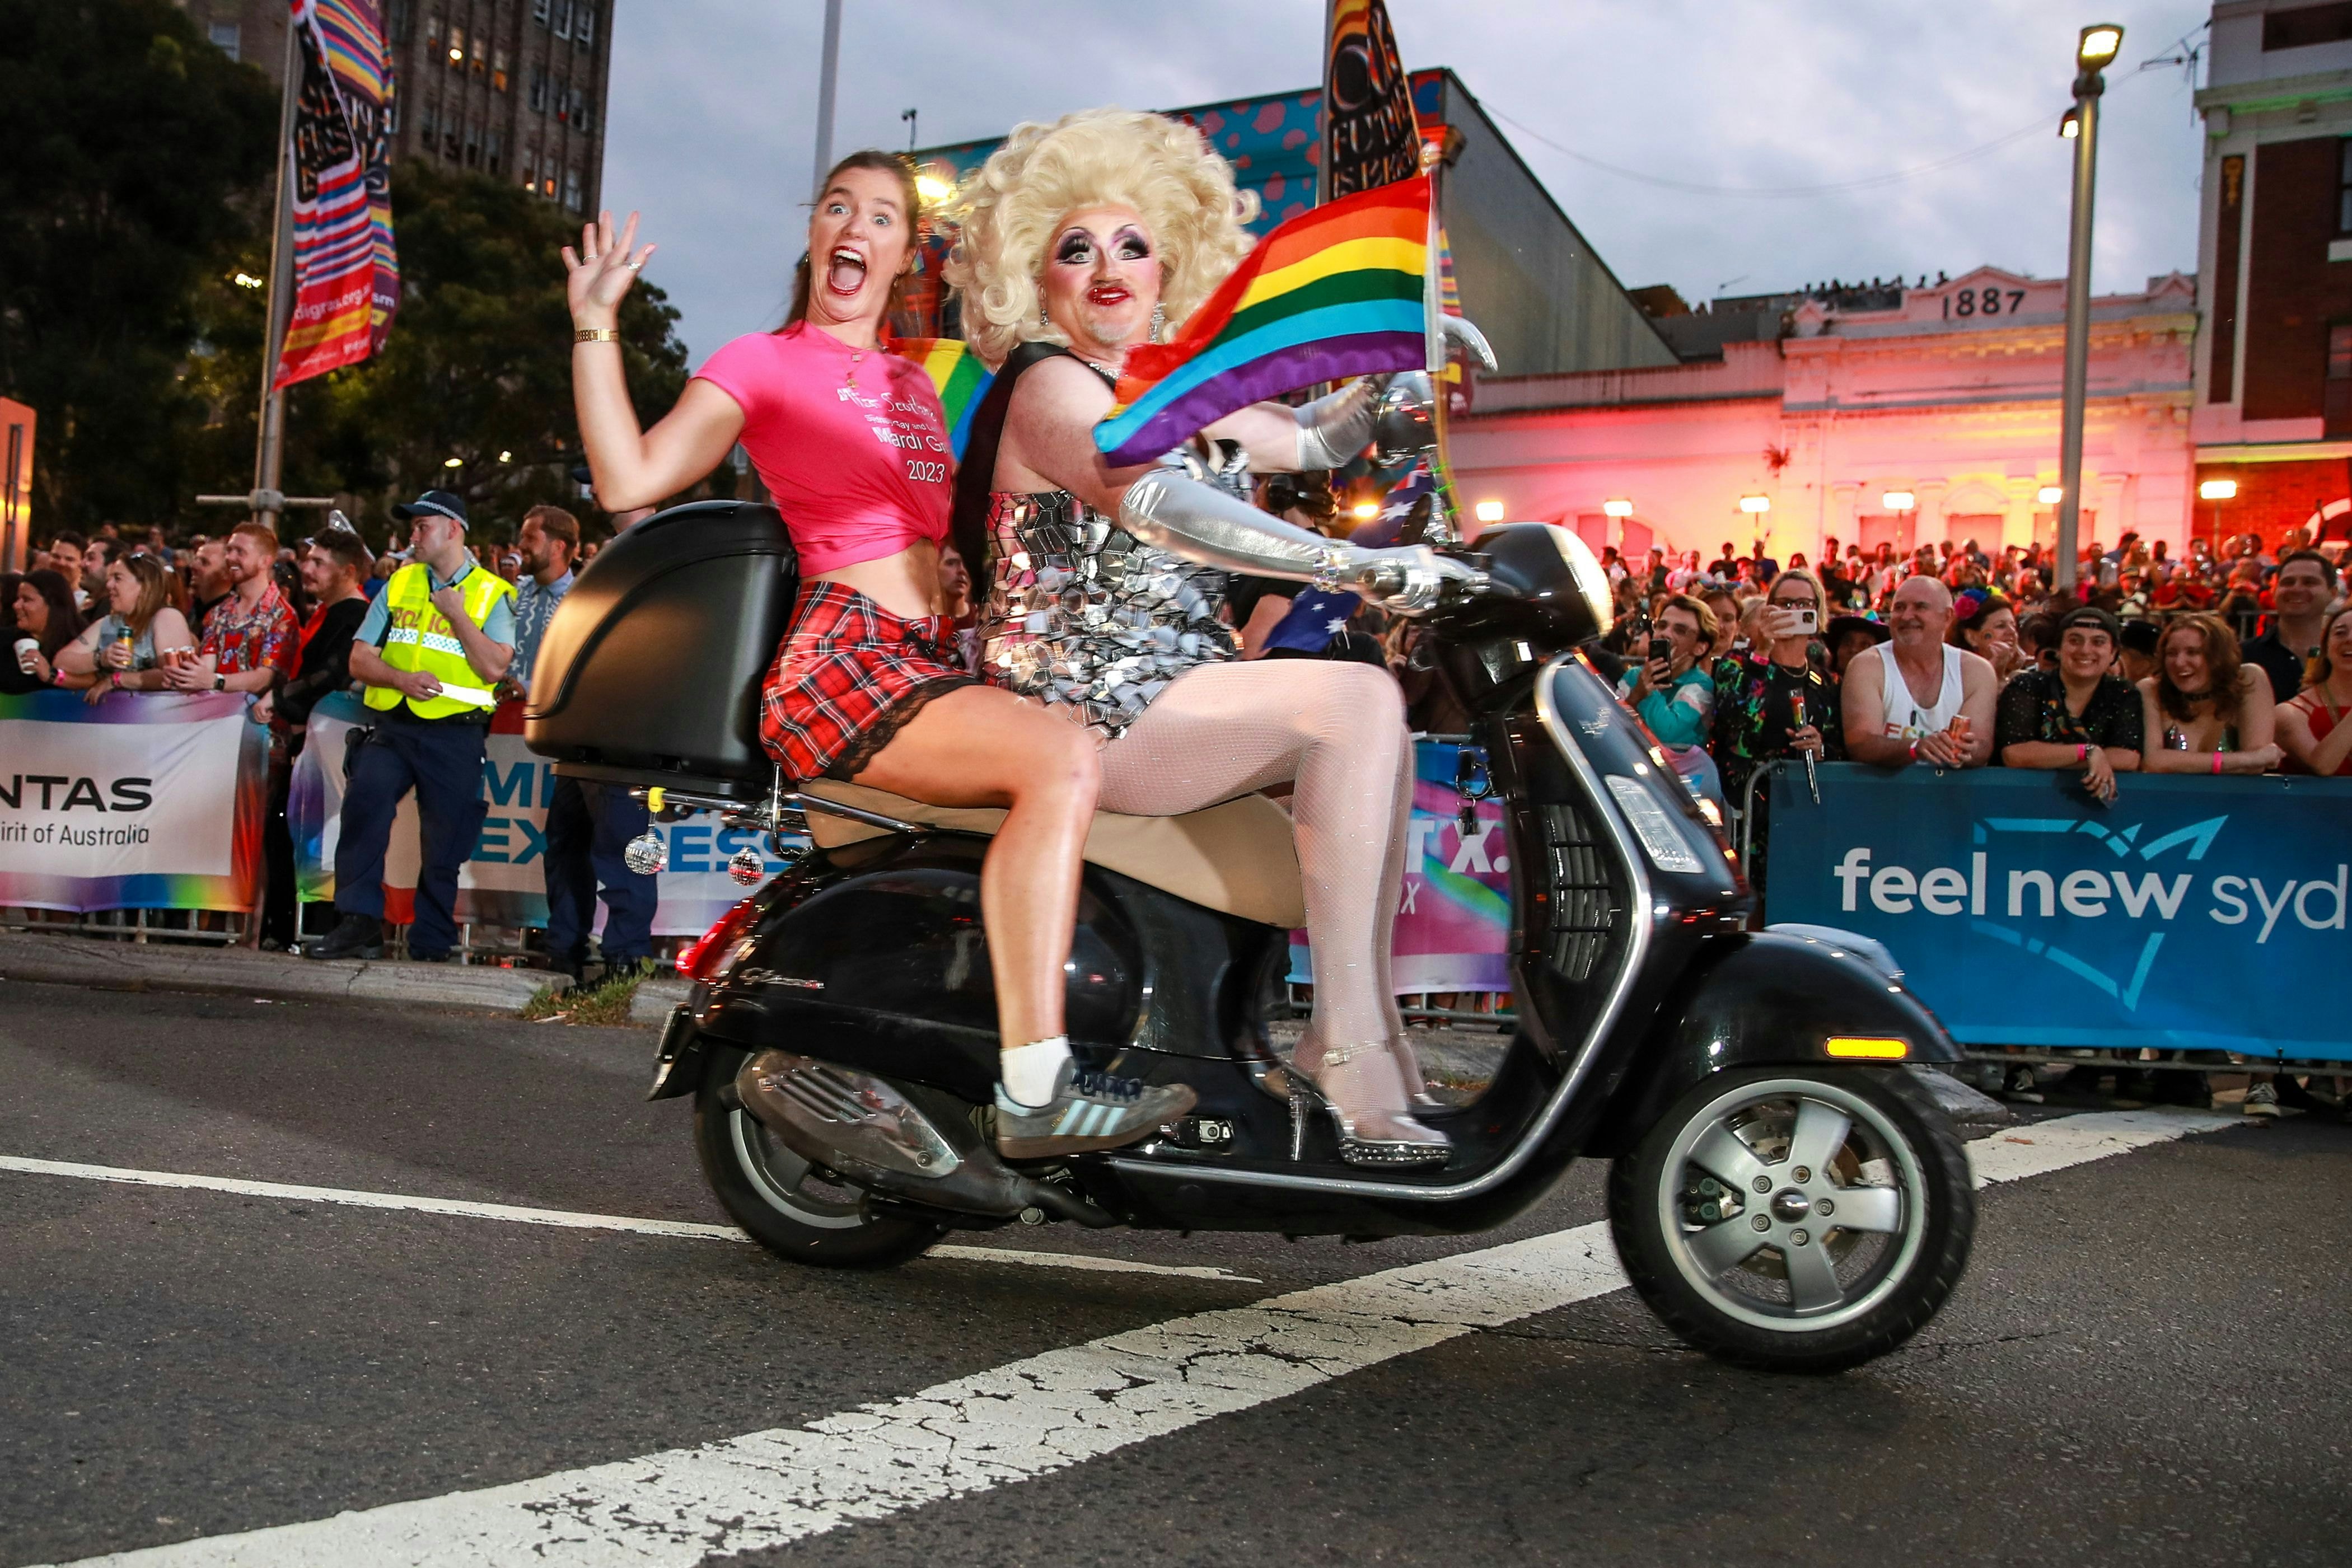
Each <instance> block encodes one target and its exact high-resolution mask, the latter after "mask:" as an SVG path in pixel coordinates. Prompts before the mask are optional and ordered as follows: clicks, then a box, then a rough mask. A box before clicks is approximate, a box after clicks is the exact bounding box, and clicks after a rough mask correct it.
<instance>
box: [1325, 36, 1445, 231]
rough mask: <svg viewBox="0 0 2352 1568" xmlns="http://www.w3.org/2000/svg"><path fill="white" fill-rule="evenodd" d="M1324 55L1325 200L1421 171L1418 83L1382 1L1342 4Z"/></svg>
mask: <svg viewBox="0 0 2352 1568" xmlns="http://www.w3.org/2000/svg"><path fill="white" fill-rule="evenodd" d="M1330 16H1331V31H1330V37H1328V38H1326V39H1325V40H1324V52H1323V180H1322V190H1321V196H1322V199H1323V200H1324V201H1326V202H1329V201H1335V200H1337V199H1338V198H1339V197H1341V196H1347V195H1352V194H1354V193H1356V192H1358V191H1369V190H1370V189H1371V188H1372V187H1374V186H1375V185H1390V184H1394V183H1396V182H1397V181H1399V180H1410V179H1412V177H1413V176H1414V175H1415V174H1418V173H1420V172H1421V128H1420V126H1419V124H1418V123H1417V122H1416V121H1415V120H1414V119H1413V114H1412V83H1411V82H1410V81H1408V80H1407V79H1406V78H1405V74H1404V64H1403V62H1402V60H1401V59H1399V58H1398V57H1397V45H1396V33H1395V31H1394V30H1393V29H1391V27H1390V26H1389V12H1388V7H1387V6H1386V5H1383V4H1381V0H1336V3H1335V4H1334V5H1332V6H1331V13H1330Z"/></svg>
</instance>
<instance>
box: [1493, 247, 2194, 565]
mask: <svg viewBox="0 0 2352 1568" xmlns="http://www.w3.org/2000/svg"><path fill="white" fill-rule="evenodd" d="M2064 293H2065V285H2064V283H2063V280H2059V279H2051V278H2029V277H2019V276H2017V275H2014V274H2011V273H2008V272H2003V271H2001V270H2000V269H1998V268H1994V267H1980V268H1979V269H1977V270H1976V271H1974V272H1971V273H1969V274H1967V275H1966V276H1964V277H1956V278H1952V279H1949V280H1948V281H1946V282H1942V283H1939V284H1937V286H1935V287H1913V288H1906V287H1878V288H1872V289H1844V288H1841V289H1836V290H1826V289H1825V290H1818V291H1812V292H1809V293H1806V294H1802V295H1799V296H1791V297H1786V298H1783V299H1780V300H1773V301H1768V302H1767V305H1768V307H1769V308H1764V309H1758V310H1752V311H1751V315H1752V317H1753V319H1755V320H1756V321H1757V322H1758V323H1759V329H1757V330H1755V331H1754V332H1752V333H1751V334H1749V335H1750V336H1752V338H1753V339H1754V340H1749V341H1738V340H1732V341H1727V342H1723V343H1722V344H1721V345H1720V348H1719V356H1720V357H1707V358H1700V359H1694V360H1691V361H1687V362H1685V363H1681V364H1677V365H1672V366H1665V367H1661V368H1654V369H1640V370H1624V371H1583V372H1579V373H1574V374H1562V375H1526V376H1505V377H1484V378H1480V379H1478V380H1477V381H1476V382H1475V384H1474V385H1473V386H1472V387H1471V388H1470V389H1469V392H1468V397H1467V402H1468V409H1467V412H1466V413H1465V416H1464V417H1461V418H1460V419H1458V420H1457V421H1456V422H1455V423H1454V427H1453V439H1452V445H1453V456H1454V467H1455V470H1456V474H1457V476H1458V479H1459V484H1460V489H1461V494H1462V498H1463V500H1464V502H1465V506H1466V505H1470V504H1475V503H1477V502H1497V501H1498V502H1500V503H1501V504H1502V509H1503V513H1504V515H1505V516H1506V517H1508V518H1510V519H1511V520H1514V521H1518V520H1541V521H1546V522H1559V523H1564V524H1566V525H1568V526H1570V527H1571V528H1575V529H1576V530H1577V531H1578V532H1579V533H1580V534H1581V535H1582V536H1583V537H1584V538H1585V539H1586V540H1587V542H1589V543H1591V544H1592V545H1594V546H1596V547H1598V546H1600V545H1602V544H1612V545H1618V546H1620V547H1621V548H1623V549H1628V550H1630V551H1634V552H1638V551H1641V550H1643V549H1648V548H1649V547H1650V546H1652V545H1653V544H1655V545H1660V546H1663V547H1664V548H1666V549H1670V550H1675V551H1680V550H1685V549H1696V550H1702V551H1704V552H1706V555H1705V557H1704V558H1703V559H1714V552H1715V549H1716V548H1717V546H1719V545H1720V544H1721V543H1723V542H1724V541H1725V540H1730V541H1732V543H1733V544H1734V545H1735V546H1737V548H1738V549H1740V550H1742V551H1746V550H1748V549H1750V548H1751V547H1752V546H1754V545H1756V544H1759V543H1760V544H1763V545H1764V546H1766V547H1767V548H1768V549H1769V550H1770V551H1771V553H1772V554H1773V555H1774V556H1776V557H1777V558H1778V559H1781V560H1783V561H1786V560H1787V559H1789V557H1790V554H1791V552H1795V551H1802V552H1803V553H1804V554H1805V556H1806V558H1807V559H1820V552H1821V550H1822V547H1823V544H1824V541H1825V540H1826V539H1829V538H1835V539H1837V540H1838V541H1839V542H1840V548H1841V549H1843V546H1844V545H1846V544H1849V543H1857V542H1858V543H1860V544H1862V545H1863V546H1864V548H1865V549H1874V548H1875V547H1876V546H1877V545H1878V544H1880V543H1881V542H1886V543H1892V544H1894V545H1895V546H1896V547H1897V549H1908V548H1910V547H1912V546H1913V545H1915V544H1918V543H1924V542H1930V541H1937V540H1941V539H1945V538H1950V539H1953V540H1955V541H1960V540H1967V539H1974V540H1976V541H1977V542H1978V544H1979V545H1980V546H1982V547H1984V548H1986V549H1993V548H1996V547H1998V546H2000V545H2023V544H2027V543H2030V542H2032V541H2033V540H2036V539H2040V540H2042V541H2043V542H2045V543H2048V542H2052V541H2054V539H2055V537H2056V527H2057V521H2056V519H2057V511H2056V507H2055V505H2054V501H2055V491H2056V486H2057V483H2058V446H2059V440H2058V434H2059V381H2060V369H2061V358H2062V352H2063V340H2064V330H2065V329H2064V314H2065V304H2064ZM1705 317H1706V312H1705V311H1702V312H1700V313H1698V317H1697V319H1698V320H1699V321H1702V322H1703V321H1704V319H1705ZM1670 324H1671V323H1670ZM1682 324H1684V325H1689V324H1691V323H1690V321H1689V320H1688V319H1686V320H1685V323H1682ZM1734 336H1735V337H1736V336H1738V334H1736V333H1735V334H1734ZM2196 337H2197V285H2196V281H2195V279H2193V278H2190V277H2183V276H2181V275H2179V274H2174V275H2171V276H2168V277H2159V278H2154V279H2151V280H2150V281H2149V284H2148V287H2147V289H2146V290H2145V291H2143V292H2140V293H2137V294H2124V295H2113V296H2108V297H2105V298H2095V300H2094V301H2093V304H2092V333H2091V361H2090V399H2089V404H2088V409H2087V413H2086V417H2085V420H2084V474H2083V485H2084V500H2083V514H2084V516H2083V527H2084V538H2085V539H2086V540H2088V539H2091V538H2099V539H2102V540H2104V541H2105V542H2106V543H2108V544H2113V543H2114V542H2115V540H2116V538H2118V537H2119V536H2120V535H2121V533H2122V532H2123V530H2125V529H2126V528H2131V529H2137V531H2138V532H2139V534H2140V535H2141V536H2142V537H2143V538H2148V539H2152V540H2153V539H2163V540H2167V541H2168V542H2169V544H2170V546H2171V547H2172V549H2175V550H2178V549H2181V548H2182V547H2183V546H2184V545H2185V544H2186V542H2187V538H2188V534H2189V528H2190V527H2191V525H2192V519H2193V518H2194V517H2195V502H2194V500H2193V496H2194V485H2195V478H2194V475H2195V456H2196V454H2195V448H2194V445H2193V444H2192V441H2191V438H2190V430H2189V416H2190V411H2191V406H2192V401H2193V386H2194V375H2193V371H2192V367H2191V361H2192V355H2193V352H2194V348H2195V343H2196ZM1906 497H1908V505H1907V507H1906V505H1905V500H1906ZM1612 501H1615V502H1618V503H1620V506H1619V507H1618V508H1616V510H1618V511H1619V512H1621V513H1622V511H1623V503H1631V508H1632V509H1631V512H1630V515H1622V516H1612V515H1611V511H1610V509H1608V507H1607V504H1608V503H1609V502H1612ZM1743 502H1745V503H1746V507H1745V508H1744V509H1743Z"/></svg>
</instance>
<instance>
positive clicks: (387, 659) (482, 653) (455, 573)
mask: <svg viewBox="0 0 2352 1568" xmlns="http://www.w3.org/2000/svg"><path fill="white" fill-rule="evenodd" d="M392 510H393V515H394V517H401V518H403V519H404V520H406V521H408V523H409V525H410V534H409V560H408V564H407V565H405V566H404V567H402V568H401V569H400V570H398V571H395V572H394V573H393V574H392V579H391V580H390V581H388V582H386V583H385V584H384V586H383V593H381V594H380V595H378V596H377V597H376V599H375V601H374V602H373V603H372V604H370V605H369V606H368V612H367V618H366V619H365V620H364V621H362V622H360V629H359V632H358V633H357V635H355V636H354V637H353V638H352V678H353V679H354V680H357V681H359V682H360V683H362V685H365V686H366V687H367V706H369V707H370V708H371V709H373V710H374V711H373V718H374V721H375V727H374V730H373V733H371V734H370V736H369V737H368V739H367V743H366V744H365V745H364V746H362V747H360V748H359V755H358V757H357V758H356V759H355V760H354V762H353V764H352V769H351V779H350V782H349V784H348V786H347V787H346V789H345V790H344V793H343V812H342V825H341V839H340V840H339V841H338V842H337V843H336V845H335V907H336V909H338V910H339V911H341V914H342V917H343V918H342V921H341V924H340V925H337V926H336V927H335V929H334V930H333V931H331V932H330V933H329V934H328V936H327V937H326V939H325V940H324V941H322V942H320V943H319V944H318V945H317V946H314V947H312V948H311V949H310V956H312V957H314V958H377V957H382V956H383V859H384V851H385V848H386V846H387V845H388V844H389V843H390V841H391V839H392V821H393V813H394V811H395V810H398V809H399V806H400V798H401V797H402V796H403V795H405V794H406V793H408V791H409V790H410V789H412V788H413V789H415V791H416V814H417V818H418V822H419V828H420V830H421V831H420V832H419V837H420V839H421V840H422V843H421V844H420V846H419V847H420V849H421V850H422V852H423V854H422V859H423V863H422V864H421V865H420V866H419V867H418V868H417V873H416V919H415V925H413V926H412V927H411V928H410V930H409V934H408V956H410V957H412V958H416V959H421V960H423V961H424V962H425V963H428V964H432V963H439V962H441V961H442V960H444V959H446V958H447V957H448V956H449V951H450V949H451V948H452V947H454V946H456V945H457V920H456V917H455V910H456V905H457V868H458V866H460V865H461V864H463V863H464V862H465V859H466V857H467V855H468V854H469V853H471V852H472V851H473V847H474V838H475V835H476V834H477V833H478V832H479V831H481V826H482V814H483V812H484V811H485V810H488V808H487V807H486V806H485V805H484V804H483V801H482V759H483V747H484V737H486V736H488V733H489V727H490V714H491V711H492V710H493V709H494V708H495V707H496V706H498V697H497V695H496V691H495V688H496V687H497V685H498V683H499V680H500V678H501V677H503V676H504V675H505V674H506V673H507V665H508V663H509V661H510V660H511V659H512V658H513V657H514V643H515V629H514V627H515V617H514V589H513V587H512V585H510V584H509V583H507V582H506V581H504V580H501V579H500V578H499V577H498V576H497V575H496V574H495V573H493V572H491V571H488V570H485V569H484V568H482V567H480V566H478V565H477V564H475V561H474V559H473V557H472V555H471V554H470V553H469V552H468V551H467V548H466V529H467V517H466V502H465V499H464V498H463V497H459V496H456V495H452V494H451V493H450V492H448V491H446V490H427V491H425V494H424V495H422V496H420V497H417V498H416V499H415V501H412V502H408V503H406V504H404V505H401V506H396V507H393V509H392Z"/></svg>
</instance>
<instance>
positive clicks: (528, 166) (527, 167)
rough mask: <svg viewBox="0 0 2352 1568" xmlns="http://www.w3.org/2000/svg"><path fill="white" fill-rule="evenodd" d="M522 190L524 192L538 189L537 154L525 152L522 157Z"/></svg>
mask: <svg viewBox="0 0 2352 1568" xmlns="http://www.w3.org/2000/svg"><path fill="white" fill-rule="evenodd" d="M522 188H523V189H524V190H526V191H535V190H537V189H539V154H538V153H537V152H525V153H523V155H522Z"/></svg>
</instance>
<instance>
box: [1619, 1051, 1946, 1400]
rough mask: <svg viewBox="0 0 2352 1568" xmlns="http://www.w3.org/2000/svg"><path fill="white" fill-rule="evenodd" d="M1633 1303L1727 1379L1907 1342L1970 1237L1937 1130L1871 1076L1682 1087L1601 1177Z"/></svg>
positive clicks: (1892, 1080) (1782, 1076)
mask: <svg viewBox="0 0 2352 1568" xmlns="http://www.w3.org/2000/svg"><path fill="white" fill-rule="evenodd" d="M1609 1224H1610V1229H1611V1231H1612V1235H1613V1236H1614V1238H1615V1239H1616V1243H1617V1255H1618V1257H1619V1259H1620V1260H1622V1262H1623V1263H1624V1266H1625V1272H1626V1274H1627V1276H1628V1277H1629V1278H1630V1279H1631V1280H1632V1281H1633V1288H1634V1290H1635V1291H1639V1292H1640V1293H1641V1296H1642V1298H1643V1300H1644V1301H1647V1302H1648V1303H1649V1304H1650V1307H1651V1309H1652V1310H1653V1311H1654V1312H1656V1313H1657V1314H1658V1315H1659V1317H1661V1318H1663V1319H1664V1321H1665V1322H1666V1324H1667V1326H1668V1327H1670V1328H1672V1329H1673V1330H1674V1331H1675V1333H1677V1334H1678V1335H1680V1336H1681V1337H1682V1338H1683V1339H1684V1340H1685V1341H1686V1342H1688V1343H1690V1344H1692V1345H1694V1346H1696V1348H1698V1349H1700V1350H1704V1351H1706V1352H1707V1353H1708V1354H1711V1355H1715V1356H1717V1357H1720V1358H1721V1359H1723V1360H1726V1361H1730V1362H1734V1363H1737V1364H1740V1365H1744V1366H1752V1367H1758V1368H1760V1369H1764V1370H1769V1371H1782V1372H1836V1371H1840V1370H1843V1368H1846V1367H1849V1366H1853V1365H1857V1364H1860V1363H1863V1362H1865V1361H1868V1360H1870V1359H1872V1358H1873V1357H1874V1356H1879V1355H1883V1354H1885V1353H1886V1352H1888V1351H1890V1350H1892V1349H1894V1348H1895V1346H1896V1345H1898V1344H1901V1343H1903V1342H1904V1341H1906V1340H1907V1339H1909V1338H1910V1337H1911V1336H1912V1335H1913V1334H1915V1333H1917V1332H1918V1331H1919V1330H1920V1329H1921V1328H1922V1327H1924V1326H1925V1325H1926V1323H1927V1321H1928V1319H1930V1318H1932V1317H1934V1316H1935V1315H1936V1312H1937V1310H1938V1309H1939V1308H1941V1307H1942V1306H1943V1304H1944V1301H1945V1299H1946V1298H1947V1297H1948V1296H1949V1295H1950V1294H1951V1292H1952V1288H1953V1287H1954V1286H1955V1285H1956V1284H1958V1282H1959V1278H1960V1273H1961V1270H1963V1269H1965V1268H1966V1267H1967V1264H1968V1258H1969V1242H1970V1241H1971V1239H1973V1238H1974V1236H1975V1232H1976V1197H1975V1193H1974V1191H1973V1189H1972V1187H1971V1186H1970V1183H1969V1167H1968V1161H1967V1159H1966V1157H1965V1156H1964V1155H1963V1154H1962V1152H1961V1149H1960V1145H1959V1139H1958V1135H1957V1134H1955V1133H1954V1132H1953V1131H1952V1128H1951V1125H1950V1124H1949V1123H1948V1121H1947V1120H1946V1119H1945V1117H1944V1115H1943V1113H1941V1112H1940V1111H1939V1110H1938V1109H1937V1107H1936V1105H1935V1104H1934V1103H1933V1102H1932V1101H1931V1100H1930V1099H1929V1098H1928V1097H1927V1094H1926V1092H1924V1091H1922V1090H1920V1089H1919V1088H1918V1087H1916V1085H1914V1084H1913V1083H1912V1082H1910V1081H1909V1079H1908V1077H1907V1075H1906V1074H1905V1073H1903V1072H1901V1071H1889V1070H1886V1069H1838V1068H1808V1067H1790V1068H1748V1069H1742V1070H1738V1071H1729V1072H1724V1073H1718V1074H1717V1075H1715V1076H1713V1077H1711V1078H1708V1079H1706V1081H1705V1082H1701V1083H1699V1084H1698V1085H1697V1086H1696V1087H1695V1088H1693V1089H1692V1090H1691V1091H1690V1092H1688V1093H1686V1094H1685V1095H1684V1096H1683V1097H1682V1098H1681V1099H1680V1100H1678V1101H1676V1102H1675V1105H1674V1107H1673V1109H1671V1110H1670V1111H1668V1112H1667V1113H1665V1115H1664V1116H1663V1117H1661V1118H1660V1119H1659V1120H1658V1123H1657V1124H1656V1125H1655V1126H1654V1127H1652V1128H1651V1129H1650V1131H1649V1132H1648V1133H1647V1134H1645V1135H1644V1136H1643V1139H1642V1142H1641V1145H1639V1146H1638V1147H1637V1148H1636V1149H1635V1150H1634V1151H1633V1154H1632V1155H1628V1156H1626V1157H1625V1158H1622V1159H1620V1160H1619V1161H1617V1163H1616V1165H1615V1166H1614V1168H1613V1169H1612V1171H1611V1173H1610V1178H1609Z"/></svg>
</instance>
